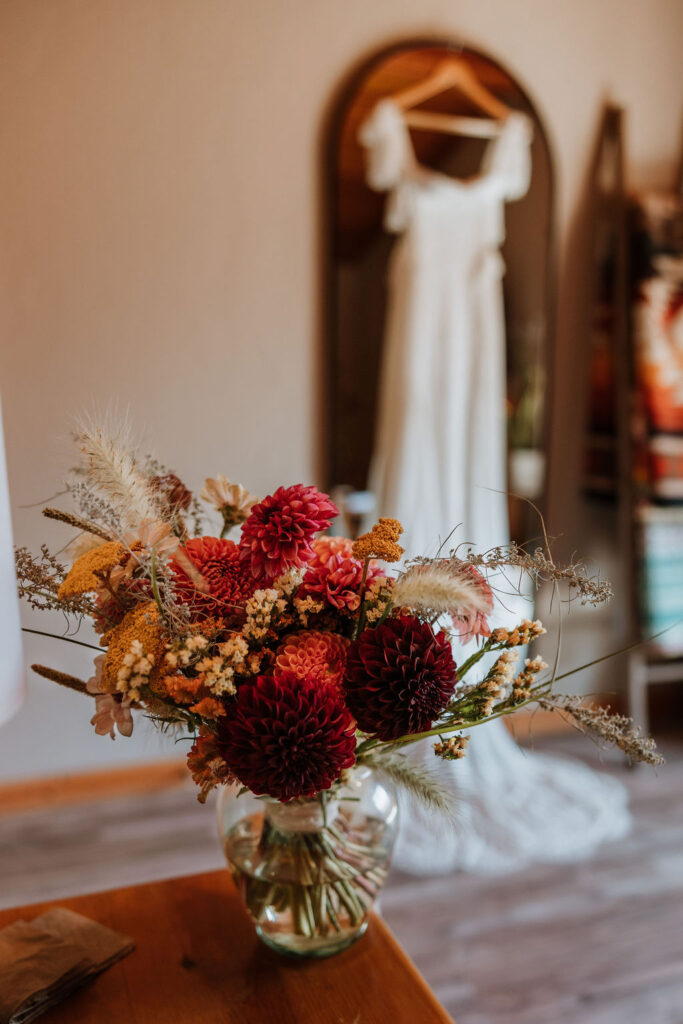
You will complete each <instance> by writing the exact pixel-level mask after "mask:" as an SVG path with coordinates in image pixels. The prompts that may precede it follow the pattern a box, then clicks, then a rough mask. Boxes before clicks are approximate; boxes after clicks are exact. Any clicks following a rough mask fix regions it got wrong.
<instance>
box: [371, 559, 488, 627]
mask: <svg viewBox="0 0 683 1024" xmlns="http://www.w3.org/2000/svg"><path fill="white" fill-rule="evenodd" d="M391 601H392V604H393V605H394V607H397V608H399V607H400V608H412V609H413V611H417V612H427V613H430V612H448V613H450V614H453V613H456V614H458V615H468V614H470V613H472V612H474V613H481V614H482V615H485V614H487V613H488V612H489V611H490V610H491V606H490V597H489V596H487V593H486V591H484V590H482V587H481V583H479V582H477V581H476V580H474V579H470V578H468V577H467V576H466V575H465V574H464V573H458V572H454V570H453V568H452V567H451V566H448V565H437V564H431V565H430V564H429V563H426V564H421V565H413V566H411V568H410V569H408V570H407V572H405V573H404V575H403V576H401V577H400V579H398V580H396V582H395V583H394V586H393V590H392V592H391Z"/></svg>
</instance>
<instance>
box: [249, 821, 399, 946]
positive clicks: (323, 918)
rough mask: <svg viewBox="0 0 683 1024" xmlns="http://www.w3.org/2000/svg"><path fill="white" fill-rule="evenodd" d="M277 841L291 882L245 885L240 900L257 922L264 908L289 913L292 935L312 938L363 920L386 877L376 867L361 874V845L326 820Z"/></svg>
mask: <svg viewBox="0 0 683 1024" xmlns="http://www.w3.org/2000/svg"><path fill="white" fill-rule="evenodd" d="M321 802H322V801H321ZM275 839H276V840H277V836H276V837H275ZM277 845H278V848H279V850H280V851H281V853H284V854H285V855H286V857H287V860H288V861H289V863H290V865H291V869H292V873H293V876H292V877H294V878H295V879H296V881H290V882H288V883H287V884H286V885H278V884H274V883H268V882H267V881H265V880H261V879H253V880H251V881H250V882H248V883H247V887H246V891H245V902H246V904H247V907H248V909H249V911H250V913H251V915H252V917H253V918H254V919H255V920H256V922H257V923H261V922H263V921H264V920H265V919H266V917H267V914H268V911H269V910H272V911H274V912H275V913H280V914H284V913H287V912H289V914H290V916H291V928H292V931H293V932H294V934H296V935H300V936H302V937H304V938H307V939H313V938H316V937H322V936H326V935H329V934H330V931H332V930H333V931H335V932H337V933H340V932H342V931H343V929H344V928H346V927H352V928H355V927H357V926H358V925H359V924H360V923H361V922H362V921H363V920H364V918H365V916H366V914H367V912H368V907H369V906H370V904H371V903H372V901H373V899H374V898H375V897H376V895H377V892H378V891H379V888H380V886H381V884H382V882H383V881H384V878H385V875H386V872H384V871H383V870H381V869H380V868H377V867H374V868H372V867H370V868H367V870H366V872H365V873H364V870H363V869H364V866H366V865H364V860H363V856H362V855H363V854H364V853H366V849H365V847H363V846H361V845H359V844H357V843H354V842H352V841H350V840H349V838H347V836H346V835H345V834H344V832H343V829H339V828H336V827H334V826H330V825H329V824H328V825H327V827H323V828H322V829H320V831H317V832H311V833H300V834H296V835H291V836H289V838H288V840H284V839H282V840H281V841H280V842H278V844H277ZM347 920H348V924H347Z"/></svg>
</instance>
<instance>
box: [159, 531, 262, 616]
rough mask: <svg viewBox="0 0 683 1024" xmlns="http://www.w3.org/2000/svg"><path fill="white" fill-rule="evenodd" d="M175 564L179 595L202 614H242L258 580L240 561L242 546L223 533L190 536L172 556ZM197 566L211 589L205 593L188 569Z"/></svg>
mask: <svg viewBox="0 0 683 1024" xmlns="http://www.w3.org/2000/svg"><path fill="white" fill-rule="evenodd" d="M178 555H183V556H184V558H185V559H187V560H189V562H190V563H191V565H189V566H188V565H187V563H186V562H184V561H181V560H180V558H179V557H178ZM171 567H172V569H173V574H174V582H173V589H174V593H175V596H176V598H177V599H179V600H181V601H183V602H185V603H187V604H189V605H191V606H192V608H193V609H194V610H195V612H196V613H198V614H199V615H200V616H201V615H204V616H207V615H214V616H215V615H221V616H224V617H226V618H231V617H235V616H239V614H240V612H241V610H242V608H243V606H244V605H245V603H246V602H247V601H248V600H249V598H250V597H251V596H252V594H253V593H254V590H255V589H256V582H255V581H254V580H253V579H252V578H251V576H250V574H249V573H248V572H245V570H244V568H243V566H242V563H241V562H240V551H239V548H238V547H237V545H236V544H235V543H233V541H231V540H223V539H222V538H219V537H195V538H194V539H193V540H188V541H187V543H186V544H185V546H184V547H182V548H180V549H179V551H178V553H177V554H176V556H175V557H174V558H172V559H171ZM193 567H194V569H196V570H197V572H198V573H199V574H200V576H201V577H202V580H201V582H203V583H204V585H205V587H206V591H208V592H204V593H202V592H201V591H200V590H199V589H198V587H197V586H196V584H195V582H194V581H193V580H192V579H191V578H190V577H189V575H188V571H187V570H188V569H192V568H193Z"/></svg>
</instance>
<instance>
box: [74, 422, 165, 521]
mask: <svg viewBox="0 0 683 1024" xmlns="http://www.w3.org/2000/svg"><path fill="white" fill-rule="evenodd" d="M77 440H78V443H79V444H80V446H81V450H82V451H83V454H84V455H85V461H86V465H85V470H86V474H87V477H88V480H89V482H90V483H91V485H92V486H94V487H96V488H97V489H98V490H99V491H100V492H101V493H102V494H104V495H106V497H107V498H108V499H109V501H111V503H112V504H113V505H114V506H115V508H116V511H117V512H118V514H119V516H120V520H121V526H122V528H123V529H124V530H126V529H132V528H134V527H135V526H136V525H137V524H139V523H141V522H142V521H143V520H145V519H158V518H159V509H158V507H157V505H156V502H155V500H154V497H153V495H152V492H151V490H150V487H149V481H148V479H147V478H146V477H145V476H144V475H143V474H142V473H140V471H139V470H138V468H137V462H136V459H135V456H134V455H133V453H132V452H131V450H130V448H129V447H128V445H127V444H126V438H125V437H124V436H122V434H119V436H117V437H113V436H109V435H107V434H106V433H105V432H104V431H103V430H102V429H101V428H99V427H93V426H90V425H84V426H82V427H81V430H80V431H79V433H78V435H77Z"/></svg>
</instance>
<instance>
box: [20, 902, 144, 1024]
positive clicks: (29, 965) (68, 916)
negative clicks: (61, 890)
mask: <svg viewBox="0 0 683 1024" xmlns="http://www.w3.org/2000/svg"><path fill="white" fill-rule="evenodd" d="M134 947H135V944H134V942H133V941H132V939H129V938H127V937H126V936H125V935H120V934H119V933H118V932H114V931H112V930H111V928H105V927H104V926H103V925H101V924H97V922H95V921H90V920H89V919H88V918H87V917H83V916H82V915H81V914H76V913H74V911H73V910H65V909H64V908H63V907H55V908H54V909H52V910H48V911H47V912H46V913H45V914H41V915H40V917H36V918H34V919H33V920H32V921H15V922H14V923H13V924H10V925H8V926H7V927H6V928H3V930H2V931H0V1024H25V1022H26V1021H31V1020H34V1019H35V1018H36V1017H39V1016H40V1015H41V1014H42V1013H44V1012H45V1011H46V1010H47V1009H49V1007H51V1006H54V1005H55V1003H59V1002H61V1001H62V1000H63V999H65V998H66V997H67V996H68V995H69V994H70V993H71V992H73V991H74V989H76V988H79V987H80V986H81V985H84V984H85V983H86V982H87V981H90V980H91V979H92V978H94V977H95V976H96V975H97V974H100V973H101V972H102V971H105V970H106V969H107V968H108V967H111V965H112V964H114V963H116V962H117V960H120V959H121V958H122V957H124V956H127V954H128V953H130V952H131V951H132V950H133V949H134Z"/></svg>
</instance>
